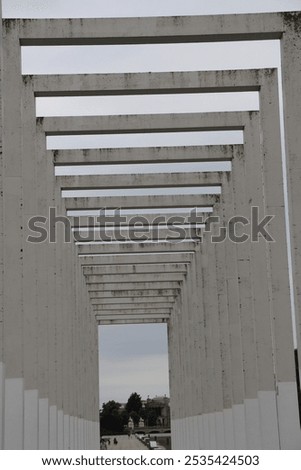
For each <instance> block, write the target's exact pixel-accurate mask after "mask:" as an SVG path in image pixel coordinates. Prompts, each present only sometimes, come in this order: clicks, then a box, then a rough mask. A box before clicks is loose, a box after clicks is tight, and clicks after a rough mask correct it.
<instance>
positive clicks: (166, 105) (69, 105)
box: [36, 92, 259, 117]
mask: <svg viewBox="0 0 301 470" xmlns="http://www.w3.org/2000/svg"><path fill="white" fill-rule="evenodd" d="M258 110H259V93H258V92H240V93H239V92H237V93H177V94H168V95H166V94H165V95H164V94H162V95H149V94H148V95H131V96H78V97H67V96H64V97H55V98H50V97H47V98H36V115H37V116H38V117H49V116H53V117H54V116H108V115H125V114H126V115H132V114H166V113H173V114H174V113H194V112H195V113H197V112H222V111H258Z"/></svg>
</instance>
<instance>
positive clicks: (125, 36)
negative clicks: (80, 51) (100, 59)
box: [4, 13, 288, 46]
mask: <svg viewBox="0 0 301 470" xmlns="http://www.w3.org/2000/svg"><path fill="white" fill-rule="evenodd" d="M286 16H288V15H287V14H286V13H283V14H279V13H261V14H260V15H259V14H248V15H214V16H213V15H208V16H183V17H151V18H118V19H117V18H93V19H91V18H83V19H77V18H76V19H72V20H68V19H59V20H58V19H44V20H41V19H38V20H35V19H33V20H32V19H31V20H24V19H22V20H16V19H14V20H9V19H8V20H6V23H5V24H4V28H5V29H8V30H9V29H10V28H12V26H14V27H15V28H17V29H18V30H19V37H20V43H21V45H27V46H28V45H31V46H32V45H37V46H38V45H39V46H41V45H89V44H108V45H109V44H151V43H154V44H157V43H177V42H214V41H239V40H257V41H258V40H260V39H280V38H281V36H282V33H283V31H285V29H286V28H285V21H284V20H285V18H286Z"/></svg>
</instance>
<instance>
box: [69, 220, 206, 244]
mask: <svg viewBox="0 0 301 470" xmlns="http://www.w3.org/2000/svg"><path fill="white" fill-rule="evenodd" d="M203 228H204V226H203V225H200V226H199V227H196V228H195V227H190V226H189V225H187V224H186V225H183V226H182V225H179V224H178V225H177V223H176V221H174V223H173V224H170V225H169V226H168V227H167V228H165V227H162V226H156V227H146V226H145V227H133V228H132V229H129V228H122V229H120V230H119V229H118V228H103V229H99V230H98V229H96V230H93V229H90V230H89V231H82V230H80V231H76V230H75V231H73V239H74V241H76V242H79V243H91V242H103V243H112V242H118V241H119V242H123V243H126V242H129V241H132V242H133V243H142V242H155V241H156V242H157V241H164V240H166V241H171V242H174V243H177V242H180V241H182V240H199V238H200V236H201V232H202V229H203Z"/></svg>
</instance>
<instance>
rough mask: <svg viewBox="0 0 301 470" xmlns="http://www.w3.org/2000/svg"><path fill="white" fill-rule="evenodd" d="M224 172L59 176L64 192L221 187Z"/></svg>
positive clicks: (58, 179)
mask: <svg viewBox="0 0 301 470" xmlns="http://www.w3.org/2000/svg"><path fill="white" fill-rule="evenodd" d="M222 173H223V172H200V173H187V172H186V173H160V174H156V175H155V177H154V174H151V173H150V174H131V175H89V176H57V177H56V178H57V181H58V183H59V185H60V186H61V189H62V191H64V190H72V191H76V190H86V189H122V188H156V187H164V188H165V187H170V188H173V187H184V186H187V187H203V186H219V185H220V181H221V174H222Z"/></svg>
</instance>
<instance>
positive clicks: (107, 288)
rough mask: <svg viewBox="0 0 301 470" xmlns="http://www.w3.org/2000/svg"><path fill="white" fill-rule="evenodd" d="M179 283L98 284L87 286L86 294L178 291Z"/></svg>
mask: <svg viewBox="0 0 301 470" xmlns="http://www.w3.org/2000/svg"><path fill="white" fill-rule="evenodd" d="M180 288H181V282H180V281H160V282H139V283H137V282H125V283H122V284H121V285H118V284H115V283H114V284H113V283H108V284H98V285H96V286H94V285H91V286H87V289H88V292H100V293H102V292H105V293H111V292H112V293H113V292H118V291H119V290H120V291H121V292H124V291H127V290H129V291H135V292H137V293H138V292H141V291H153V290H154V289H180Z"/></svg>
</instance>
